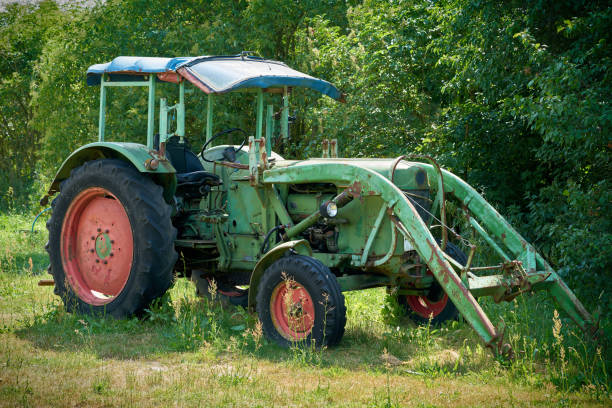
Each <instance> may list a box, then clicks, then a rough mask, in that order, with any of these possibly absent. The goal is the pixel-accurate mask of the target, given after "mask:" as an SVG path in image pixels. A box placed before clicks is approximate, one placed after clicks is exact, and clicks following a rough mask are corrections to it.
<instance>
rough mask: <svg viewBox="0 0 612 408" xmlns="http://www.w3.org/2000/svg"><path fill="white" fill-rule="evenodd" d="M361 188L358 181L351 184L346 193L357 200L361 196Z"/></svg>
mask: <svg viewBox="0 0 612 408" xmlns="http://www.w3.org/2000/svg"><path fill="white" fill-rule="evenodd" d="M362 188H363V186H362V185H361V183H360V182H359V181H355V182H354V183H353V184H351V185H350V186H349V188H348V189H347V191H348V192H349V194H350V195H351V196H353V198H357V197H359V196H360V195H361V190H362Z"/></svg>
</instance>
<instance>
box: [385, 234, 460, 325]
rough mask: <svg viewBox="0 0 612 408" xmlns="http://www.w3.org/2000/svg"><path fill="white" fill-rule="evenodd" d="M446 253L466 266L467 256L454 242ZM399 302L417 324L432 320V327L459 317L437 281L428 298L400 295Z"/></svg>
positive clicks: (428, 272) (447, 246)
mask: <svg viewBox="0 0 612 408" xmlns="http://www.w3.org/2000/svg"><path fill="white" fill-rule="evenodd" d="M445 252H446V253H447V254H448V255H450V257H451V258H453V259H454V260H455V261H457V262H459V263H460V264H461V265H465V264H466V262H467V256H466V255H465V254H464V253H463V251H462V250H461V249H459V247H457V246H456V245H455V244H453V243H452V242H448V243H447V244H446V250H445ZM427 274H431V271H429V270H428V271H427ZM397 300H398V303H399V304H400V306H402V307H403V308H404V310H405V311H406V312H407V314H408V316H409V317H410V318H411V319H412V320H413V321H414V322H415V323H417V324H421V325H423V324H427V323H428V322H429V320H430V319H431V324H432V325H440V324H442V323H443V322H445V321H447V320H456V319H457V317H458V316H459V312H458V311H457V308H456V307H455V305H454V304H453V302H452V301H451V300H450V299H449V298H448V295H447V294H446V292H444V289H442V286H440V284H439V283H438V282H437V281H434V284H433V286H432V288H431V289H430V291H429V294H428V295H427V296H418V295H399V296H398V299H397Z"/></svg>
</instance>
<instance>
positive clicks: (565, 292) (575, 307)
mask: <svg viewBox="0 0 612 408" xmlns="http://www.w3.org/2000/svg"><path fill="white" fill-rule="evenodd" d="M422 166H423V168H424V169H425V170H426V171H427V174H428V176H429V177H431V178H432V179H435V178H438V177H440V175H439V173H438V171H437V169H436V168H435V167H434V166H432V165H428V164H423V165H422ZM441 176H442V178H443V184H444V188H445V192H446V193H447V194H453V195H454V196H455V197H456V198H457V199H458V200H459V201H460V202H461V203H462V204H463V205H464V206H465V207H466V208H467V210H469V212H470V215H471V216H472V217H474V218H476V219H477V223H476V224H475V225H476V226H478V225H480V226H481V227H482V231H481V232H482V233H484V234H485V235H489V234H490V235H492V236H493V237H494V241H495V242H498V243H500V244H501V245H499V246H498V249H497V250H501V253H500V255H502V256H503V255H505V254H504V252H503V249H504V248H505V249H507V250H508V251H509V253H510V254H511V255H512V256H511V258H513V259H517V260H520V261H521V262H522V264H523V265H524V268H525V271H526V273H527V275H528V276H534V275H536V274H537V273H538V272H539V273H540V274H541V275H544V276H547V278H546V280H545V281H544V282H542V283H544V284H545V287H546V289H547V290H548V292H549V293H550V295H551V296H552V297H553V298H554V299H555V300H556V301H557V302H558V303H559V305H560V307H561V308H562V309H563V310H564V311H565V312H566V313H567V314H568V315H569V316H570V317H571V318H572V320H574V322H575V323H576V324H577V325H578V326H579V327H580V328H581V329H582V330H583V331H585V332H587V333H589V334H591V335H594V334H595V332H596V331H597V329H598V327H597V324H596V322H595V321H594V319H593V317H592V316H591V314H590V313H589V312H588V311H587V310H586V309H585V307H584V306H583V305H582V303H581V302H580V301H579V300H578V298H577V297H576V296H575V295H574V293H573V292H572V291H571V290H570V289H569V288H568V287H567V285H566V284H565V282H563V279H561V277H560V276H559V275H558V274H557V273H556V272H555V271H554V270H553V268H552V267H551V266H550V265H549V264H548V262H546V260H544V258H543V257H542V256H541V255H540V254H539V253H537V252H536V250H535V248H534V247H533V245H531V244H530V243H528V242H527V241H526V240H525V239H524V238H523V237H522V236H521V235H520V234H519V233H518V232H517V231H516V230H515V229H514V228H513V227H512V226H511V225H510V224H509V223H508V221H506V220H505V219H504V218H503V217H502V216H501V215H500V214H499V213H498V212H497V211H496V210H495V208H493V206H491V204H489V203H488V202H487V201H486V200H485V199H484V198H483V197H482V196H481V195H480V194H478V192H477V191H476V190H475V189H474V188H473V187H471V186H470V185H469V184H468V183H466V182H465V181H463V180H462V179H461V178H459V177H457V176H456V175H454V174H453V173H451V172H449V171H447V170H442V174H441ZM471 222H472V224H473V225H474V221H473V220H472V221H471ZM489 239H490V237H489ZM506 256H507V255H506Z"/></svg>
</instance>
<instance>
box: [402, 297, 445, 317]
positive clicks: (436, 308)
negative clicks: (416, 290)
mask: <svg viewBox="0 0 612 408" xmlns="http://www.w3.org/2000/svg"><path fill="white" fill-rule="evenodd" d="M406 302H407V303H408V306H410V309H412V311H413V312H414V313H416V314H417V315H419V316H421V317H423V318H425V319H429V318H430V317H432V318H433V317H436V316H438V315H439V314H440V313H442V311H443V310H444V308H445V307H446V303H447V302H448V295H447V294H446V293H445V294H444V295H443V296H442V297H441V298H440V299H439V300H436V301H432V300H431V299H429V298H427V297H425V296H416V295H407V296H406Z"/></svg>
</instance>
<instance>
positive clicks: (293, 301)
mask: <svg viewBox="0 0 612 408" xmlns="http://www.w3.org/2000/svg"><path fill="white" fill-rule="evenodd" d="M270 311H271V317H272V322H273V324H274V326H275V327H276V330H277V331H278V332H279V333H280V334H281V335H282V336H283V337H284V338H286V339H287V340H289V341H296V340H301V339H304V338H306V337H307V336H308V335H309V334H310V332H311V331H312V328H313V327H314V322H315V308H314V303H313V301H312V297H311V296H310V294H309V293H308V291H307V290H306V289H305V288H304V287H303V286H302V285H300V284H298V283H295V282H293V283H289V282H281V283H279V284H278V286H276V288H275V289H274V291H273V292H272V297H271V299H270Z"/></svg>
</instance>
